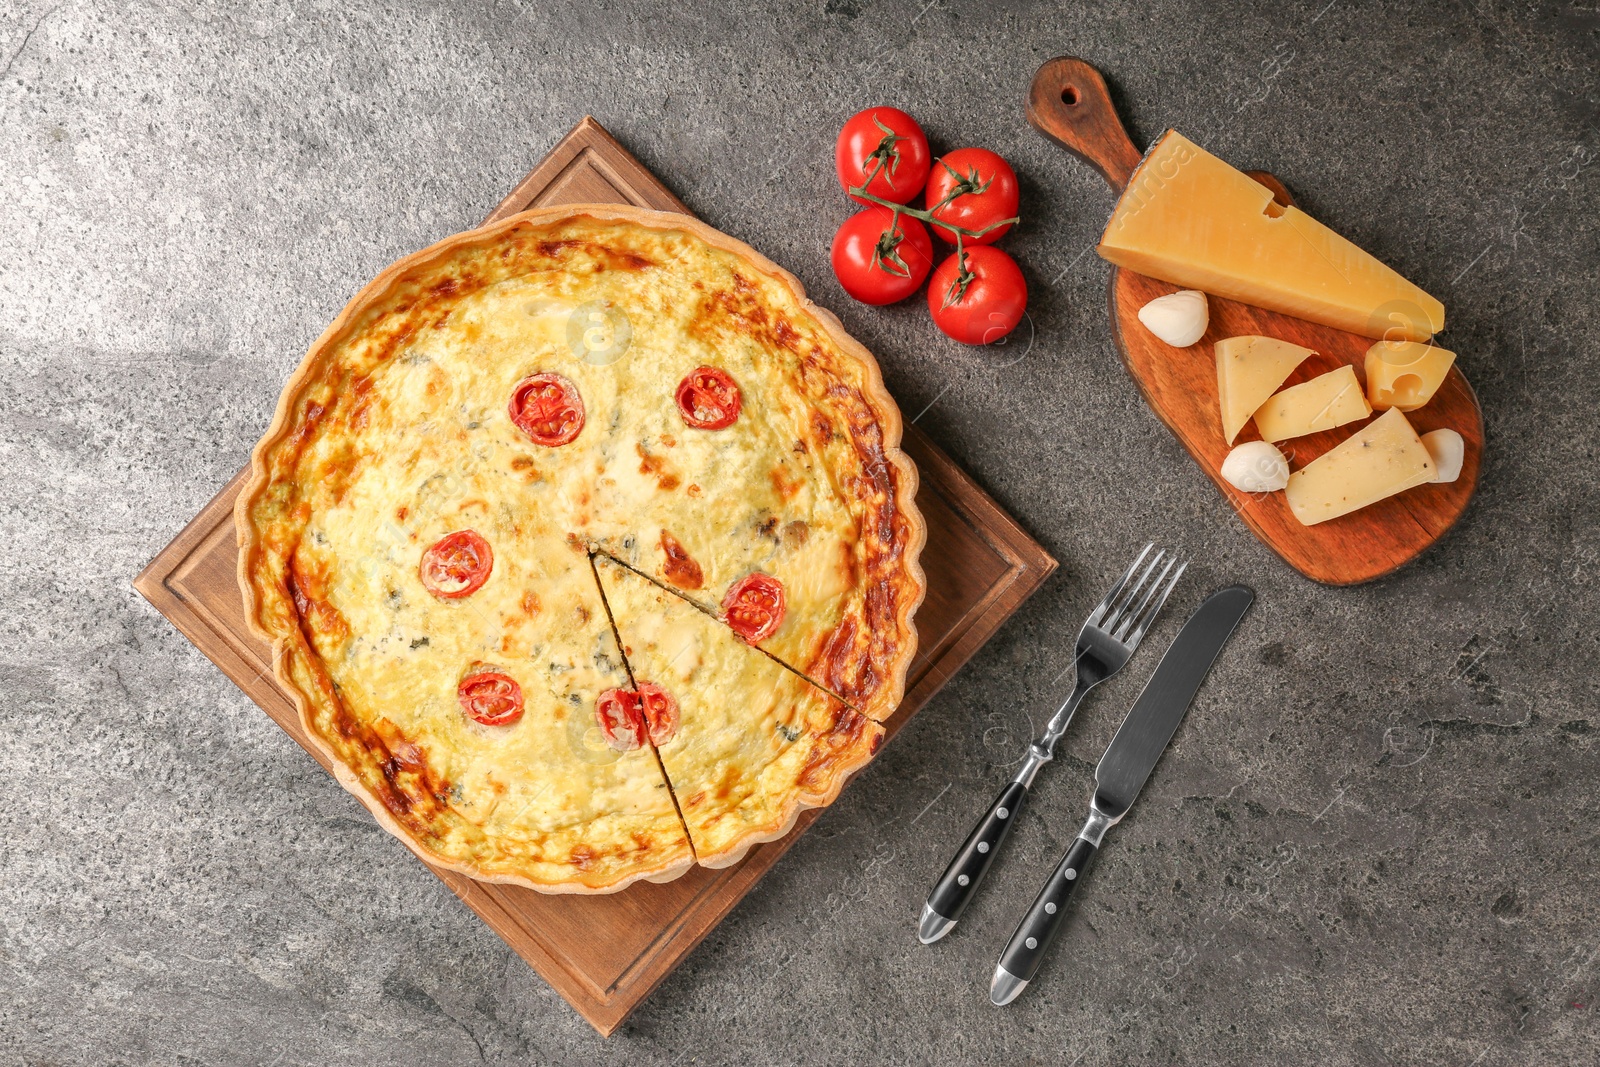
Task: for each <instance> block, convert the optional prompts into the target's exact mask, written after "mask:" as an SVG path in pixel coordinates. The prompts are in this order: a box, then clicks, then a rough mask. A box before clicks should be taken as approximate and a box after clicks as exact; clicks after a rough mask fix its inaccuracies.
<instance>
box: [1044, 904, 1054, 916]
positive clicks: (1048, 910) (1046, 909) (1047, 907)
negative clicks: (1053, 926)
mask: <svg viewBox="0 0 1600 1067" xmlns="http://www.w3.org/2000/svg"><path fill="white" fill-rule="evenodd" d="M1044 913H1045V914H1046V915H1054V914H1055V913H1056V906H1055V905H1054V904H1046V905H1045V906H1044Z"/></svg>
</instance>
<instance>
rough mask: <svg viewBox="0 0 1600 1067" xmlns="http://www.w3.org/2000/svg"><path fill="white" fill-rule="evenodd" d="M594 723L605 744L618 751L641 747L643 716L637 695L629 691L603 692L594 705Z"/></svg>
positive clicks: (630, 750) (643, 729)
mask: <svg viewBox="0 0 1600 1067" xmlns="http://www.w3.org/2000/svg"><path fill="white" fill-rule="evenodd" d="M594 717H595V721H596V722H598V723H599V724H600V734H601V736H603V737H604V738H605V739H606V744H607V745H610V746H611V747H612V748H614V749H616V750H617V751H618V752H632V751H633V750H634V749H636V748H639V747H640V746H641V745H643V744H644V737H645V722H644V713H643V712H641V711H640V710H639V694H638V693H635V692H634V691H633V690H632V689H607V690H606V691H605V692H604V693H601V694H600V698H599V699H598V700H596V701H595V702H594Z"/></svg>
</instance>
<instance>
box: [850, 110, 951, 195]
mask: <svg viewBox="0 0 1600 1067" xmlns="http://www.w3.org/2000/svg"><path fill="white" fill-rule="evenodd" d="M932 159H933V157H932V155H931V154H930V153H929V152H928V137H927V135H926V134H925V133H923V132H922V127H921V126H918V125H917V120H916V119H914V118H912V117H911V116H910V115H907V114H906V113H905V112H904V111H901V110H900V109H899V108H897V107H869V108H867V109H866V110H865V111H858V112H856V113H855V114H854V115H852V116H850V119H849V121H847V122H846V123H845V124H844V129H842V130H840V131H839V140H838V141H837V142H836V143H835V145H834V148H833V163H834V166H835V167H836V168H837V169H838V172H839V183H840V184H841V185H843V186H844V188H845V192H849V191H850V190H851V189H854V188H857V187H859V186H862V185H865V186H866V189H867V192H869V193H871V194H872V195H873V196H877V197H882V198H883V199H885V200H889V201H892V202H894V203H896V204H905V203H909V202H910V201H911V198H912V197H914V196H916V195H917V194H918V193H920V192H922V187H923V186H924V185H925V184H927V181H928V166H929V163H930V161H931V160H932ZM852 199H854V200H857V201H859V202H860V203H863V204H867V203H871V201H869V200H862V199H861V198H860V197H859V196H856V197H852Z"/></svg>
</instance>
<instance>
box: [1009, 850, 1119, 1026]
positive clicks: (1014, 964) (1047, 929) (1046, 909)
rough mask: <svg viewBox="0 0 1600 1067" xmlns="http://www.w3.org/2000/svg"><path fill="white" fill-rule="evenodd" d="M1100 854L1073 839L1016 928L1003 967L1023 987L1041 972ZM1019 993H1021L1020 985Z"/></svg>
mask: <svg viewBox="0 0 1600 1067" xmlns="http://www.w3.org/2000/svg"><path fill="white" fill-rule="evenodd" d="M1098 851H1099V849H1098V848H1096V847H1095V845H1094V844H1093V843H1092V842H1089V841H1086V840H1085V839H1083V838H1081V837H1078V838H1074V839H1073V841H1072V847H1071V848H1069V849H1067V854H1066V857H1065V858H1064V859H1062V861H1061V862H1060V864H1058V865H1057V866H1056V869H1055V872H1054V873H1053V874H1051V875H1050V880H1049V881H1048V882H1046V883H1045V884H1044V889H1042V890H1040V892H1039V897H1038V899H1037V900H1035V901H1034V902H1033V907H1031V908H1029V909H1028V914H1026V915H1024V916H1023V917H1022V922H1021V923H1019V924H1018V925H1017V932H1016V933H1014V934H1012V935H1011V940H1010V941H1009V942H1008V943H1007V944H1006V950H1005V951H1004V952H1002V953H1001V954H1000V966H1001V967H1002V968H1004V969H1005V970H1006V971H1007V972H1008V973H1009V974H1010V975H1011V976H1012V977H1013V978H1016V979H1019V980H1020V981H1021V983H1022V985H1026V984H1027V983H1029V982H1031V981H1033V976H1034V975H1035V974H1037V973H1039V964H1040V963H1041V962H1042V961H1043V960H1044V954H1045V952H1046V951H1048V950H1049V948H1050V942H1052V941H1054V940H1055V938H1056V933H1057V931H1059V930H1060V929H1061V920H1062V919H1063V918H1065V916H1066V914H1067V900H1068V898H1070V897H1071V896H1072V890H1073V889H1074V888H1076V887H1077V885H1078V883H1079V882H1081V881H1083V876H1084V875H1085V874H1087V873H1088V872H1089V865H1090V864H1091V863H1093V862H1094V857H1095V853H1097V852H1098ZM1017 991H1018V992H1020V991H1021V987H1020V986H1019V987H1017ZM1014 995H1015V994H1013V996H1014ZM1002 1003H1004V1002H1002Z"/></svg>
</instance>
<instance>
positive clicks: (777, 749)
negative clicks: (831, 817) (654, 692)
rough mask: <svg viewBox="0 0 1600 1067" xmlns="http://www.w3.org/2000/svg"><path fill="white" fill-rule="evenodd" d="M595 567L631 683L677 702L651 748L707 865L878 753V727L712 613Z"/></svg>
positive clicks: (782, 823)
mask: <svg viewBox="0 0 1600 1067" xmlns="http://www.w3.org/2000/svg"><path fill="white" fill-rule="evenodd" d="M595 569H596V571H597V572H598V574H599V575H600V587H601V590H602V591H603V592H604V594H605V598H606V603H607V605H608V606H609V608H610V611H611V618H612V621H613V623H614V624H615V626H616V628H617V634H618V637H619V640H620V641H621V644H622V649H623V655H624V657H625V658H626V660H627V663H628V668H629V671H630V673H631V674H632V675H633V679H634V682H635V684H636V685H638V686H640V687H643V686H644V685H646V684H647V683H652V684H654V685H658V686H661V687H662V688H664V689H665V690H666V691H667V693H668V694H670V695H671V697H672V698H673V699H674V700H675V701H676V703H677V708H678V722H677V727H676V729H675V730H674V731H672V733H671V736H670V737H667V738H666V739H664V740H660V741H658V742H657V744H656V751H657V753H658V754H659V755H660V757H661V765H662V767H663V768H664V769H665V770H666V772H667V779H668V781H669V782H671V784H672V791H673V793H674V795H675V796H676V797H677V800H678V809H679V811H680V812H681V813H682V815H683V821H684V824H685V825H686V826H687V827H688V828H689V838H690V840H691V841H692V842H693V843H694V848H695V854H696V856H697V857H698V858H699V861H700V863H701V864H703V865H705V866H708V867H725V866H728V865H730V864H732V863H735V862H737V861H738V860H739V858H740V857H742V856H743V855H744V854H745V852H746V851H747V850H748V849H749V848H750V846H752V845H754V844H756V843H758V842H761V841H770V840H773V839H774V838H778V837H782V836H783V835H784V834H786V833H787V832H788V831H789V828H790V827H791V826H793V825H794V820H795V818H796V817H797V816H798V815H799V813H800V812H801V810H803V809H805V808H809V807H820V806H822V805H826V804H828V803H830V802H831V801H832V800H833V798H834V797H835V796H837V795H838V792H839V789H840V788H841V787H842V786H843V785H844V782H845V780H846V779H847V778H848V777H849V776H850V774H851V773H852V772H854V771H855V770H856V769H857V768H859V767H861V766H862V765H864V764H865V763H866V762H867V761H868V760H870V759H871V758H872V754H873V753H874V752H876V751H877V749H878V746H879V744H881V743H882V741H883V727H881V726H879V725H878V724H877V723H875V722H873V721H872V720H871V719H868V718H866V717H865V716H862V715H859V714H857V713H856V712H854V711H851V710H850V709H849V708H848V707H846V706H845V705H844V704H843V703H841V702H840V701H839V700H837V699H836V698H834V697H832V696H830V695H829V694H827V693H825V692H823V691H822V690H821V689H818V688H817V687H816V686H814V685H812V684H811V683H810V682H808V681H806V680H805V679H804V678H802V677H801V676H800V675H798V674H795V673H794V672H793V671H790V670H788V669H787V668H785V667H783V666H782V665H780V664H779V663H778V662H777V661H775V660H773V659H772V658H771V657H770V656H768V655H767V654H766V653H764V652H762V651H761V650H760V649H757V648H752V647H751V646H749V645H747V644H745V643H744V642H743V641H742V640H740V639H739V637H738V636H737V635H735V634H734V633H733V631H731V630H729V629H728V627H726V626H724V625H723V624H722V623H721V622H720V621H718V620H717V619H715V618H713V617H712V616H711V615H709V614H707V613H706V612H705V611H702V610H701V609H700V608H697V607H695V606H694V605H693V604H691V603H690V602H688V601H686V600H684V599H683V598H682V597H679V596H678V595H676V594H674V593H670V592H667V591H666V590H665V589H663V588H661V587H660V586H659V585H657V584H656V583H654V582H652V581H651V580H650V579H648V578H645V577H643V576H641V575H639V574H637V573H635V572H633V571H632V570H629V569H628V568H626V567H624V566H621V565H620V564H617V563H615V562H613V561H612V560H609V559H606V558H605V557H598V558H597V559H596V560H595Z"/></svg>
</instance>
